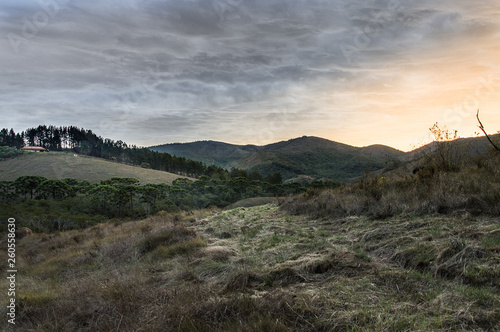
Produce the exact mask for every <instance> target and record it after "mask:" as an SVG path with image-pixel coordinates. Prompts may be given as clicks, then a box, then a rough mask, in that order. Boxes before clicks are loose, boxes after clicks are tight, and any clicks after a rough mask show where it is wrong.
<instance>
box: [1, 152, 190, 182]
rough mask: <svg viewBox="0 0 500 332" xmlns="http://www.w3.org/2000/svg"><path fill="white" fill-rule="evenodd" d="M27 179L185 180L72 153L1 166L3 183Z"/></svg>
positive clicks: (25, 157)
mask: <svg viewBox="0 0 500 332" xmlns="http://www.w3.org/2000/svg"><path fill="white" fill-rule="evenodd" d="M16 151H17V150H16ZM25 175H39V176H43V177H46V178H50V179H59V180H62V179H64V178H75V179H78V180H80V181H83V180H87V181H89V182H90V183H97V182H100V181H103V180H107V179H109V178H111V177H113V176H120V177H131V178H136V179H138V180H139V181H140V182H141V183H142V184H146V183H150V182H164V183H167V184H171V183H172V181H173V180H175V179H178V178H181V177H185V176H182V175H178V174H173V173H168V172H163V171H158V170H152V169H146V168H142V167H138V166H131V165H126V164H123V163H118V162H115V161H111V160H106V159H102V158H96V157H89V156H84V155H80V154H75V153H70V152H53V151H51V152H49V153H39V152H24V153H22V155H20V156H18V157H17V158H11V159H9V160H4V161H1V162H0V180H6V181H14V180H15V179H17V178H18V177H21V176H25ZM190 179H192V180H195V179H194V178H190Z"/></svg>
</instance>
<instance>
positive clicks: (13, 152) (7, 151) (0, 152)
mask: <svg viewBox="0 0 500 332" xmlns="http://www.w3.org/2000/svg"><path fill="white" fill-rule="evenodd" d="M21 154H22V151H19V150H17V149H16V148H12V147H9V146H0V161H2V160H7V159H11V158H15V157H18V156H19V155H21Z"/></svg>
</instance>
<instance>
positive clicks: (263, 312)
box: [0, 204, 500, 332]
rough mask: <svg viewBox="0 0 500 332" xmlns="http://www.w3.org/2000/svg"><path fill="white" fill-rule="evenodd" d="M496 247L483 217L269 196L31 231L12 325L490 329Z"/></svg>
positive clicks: (499, 288)
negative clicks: (313, 208) (349, 211)
mask: <svg viewBox="0 0 500 332" xmlns="http://www.w3.org/2000/svg"><path fill="white" fill-rule="evenodd" d="M0 248H1V250H2V259H5V260H6V257H5V256H6V253H5V250H6V249H5V248H7V245H6V238H3V239H2V240H1V243H0ZM499 251H500V223H499V220H498V218H494V217H472V216H471V215H470V214H467V213H463V214H455V215H447V216H444V215H426V216H420V217H415V216H407V217H402V216H398V217H391V218H387V219H385V220H374V219H370V218H369V217H366V216H349V217H342V218H322V219H313V218H311V217H308V216H307V215H299V216H296V215H291V214H289V213H288V212H286V211H283V210H282V209H280V208H279V207H278V206H277V205H275V204H267V205H263V206H256V207H246V208H245V207H239V208H236V209H233V210H227V211H213V210H204V211H195V212H191V213H183V214H163V215H157V216H154V217H151V218H148V219H144V220H138V221H132V222H125V223H114V224H101V225H98V226H94V227H92V228H88V229H84V230H78V231H67V232H62V233H54V234H33V235H29V236H27V237H24V238H22V239H21V240H19V241H18V246H17V255H18V261H17V269H18V271H19V273H18V283H17V286H16V287H17V291H18V296H17V316H16V322H17V325H16V328H17V329H18V330H23V331H111V330H115V331H190V332H191V331H290V330H294V331H498V330H500V284H499V281H500V257H499ZM1 286H2V289H6V286H7V281H6V279H5V278H4V279H3V280H2V281H1ZM2 308H4V309H2V316H4V317H5V313H4V311H5V306H2Z"/></svg>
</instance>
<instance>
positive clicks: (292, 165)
mask: <svg viewBox="0 0 500 332" xmlns="http://www.w3.org/2000/svg"><path fill="white" fill-rule="evenodd" d="M149 149H150V150H153V151H158V152H167V153H170V154H172V155H175V156H177V157H185V158H189V159H193V160H197V161H201V162H203V163H205V164H208V165H216V166H219V167H224V168H227V169H230V168H232V167H234V168H242V169H245V170H247V171H248V172H253V171H257V172H259V173H261V174H262V175H264V176H266V175H269V174H272V173H275V172H280V173H282V175H283V178H284V179H290V178H294V177H297V176H300V175H308V176H312V177H314V178H316V179H319V178H328V179H336V180H349V179H352V178H356V177H358V176H360V175H362V174H363V172H365V171H366V170H367V169H374V170H377V169H381V168H383V167H384V166H385V164H386V163H387V162H388V161H389V160H391V159H400V158H402V157H403V156H404V154H405V152H403V151H400V150H397V149H394V148H392V147H389V146H385V145H380V144H376V145H371V146H367V147H355V146H351V145H348V144H344V143H340V142H336V141H331V140H328V139H325V138H321V137H316V136H302V137H297V138H292V139H290V140H286V141H279V142H275V143H271V144H266V145H262V146H258V145H251V144H248V145H237V144H230V143H224V142H218V141H196V142H191V143H171V144H163V145H156V146H151V147H149Z"/></svg>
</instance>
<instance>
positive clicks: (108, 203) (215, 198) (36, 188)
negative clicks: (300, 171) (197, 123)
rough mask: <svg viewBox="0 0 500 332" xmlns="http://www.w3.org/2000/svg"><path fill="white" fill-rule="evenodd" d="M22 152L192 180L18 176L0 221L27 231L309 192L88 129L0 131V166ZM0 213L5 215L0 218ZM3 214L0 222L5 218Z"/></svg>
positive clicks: (275, 178)
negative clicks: (59, 154) (34, 150)
mask: <svg viewBox="0 0 500 332" xmlns="http://www.w3.org/2000/svg"><path fill="white" fill-rule="evenodd" d="M25 145H32V146H41V147H44V148H46V149H49V150H50V151H72V152H74V153H78V154H83V155H88V156H93V157H99V158H104V159H108V160H113V161H116V162H121V163H126V164H130V165H136V166H141V167H145V168H152V169H156V170H161V171H168V172H171V173H176V174H180V175H184V176H189V177H192V178H195V179H196V180H190V179H187V178H180V179H177V180H175V181H173V183H172V184H170V185H169V184H166V183H148V184H140V183H139V181H138V180H137V179H135V178H128V177H112V178H111V179H108V180H104V181H100V182H99V183H93V184H91V183H90V182H89V181H85V180H84V181H81V180H77V179H74V178H65V179H48V178H45V177H43V176H35V175H26V176H21V177H19V178H17V179H16V180H14V181H1V182H0V207H1V209H0V210H1V211H2V213H1V214H2V216H0V217H1V218H4V219H5V218H7V217H12V216H15V217H16V218H17V219H18V220H20V222H21V223H22V224H23V226H27V227H30V228H31V229H33V230H35V231H52V230H67V229H75V228H84V227H88V226H89V225H93V224H96V223H99V222H103V221H105V220H110V219H125V218H127V219H134V218H140V217H145V216H148V215H153V214H155V213H157V212H160V211H166V212H173V211H180V210H191V209H199V208H207V207H210V206H214V207H225V206H227V205H229V204H231V203H234V202H236V201H238V200H241V199H245V198H251V197H276V196H283V195H290V194H296V193H300V192H304V191H306V190H307V188H308V187H311V186H314V187H318V186H319V187H321V186H325V185H326V184H324V183H322V182H315V183H313V184H312V185H309V186H307V187H306V186H303V185H300V184H298V183H283V181H282V177H281V174H280V173H275V174H270V175H268V176H266V177H265V178H264V177H263V176H262V175H261V174H260V173H258V172H251V173H247V171H245V170H242V169H235V168H233V169H231V170H226V169H223V168H220V167H217V166H206V165H204V164H203V163H201V162H197V161H193V160H189V159H186V158H178V157H175V156H172V155H170V154H168V153H161V152H153V151H150V150H149V149H147V148H139V147H136V146H129V145H127V144H126V143H125V142H123V141H116V142H115V141H113V140H110V139H103V138H102V137H100V136H97V135H96V134H94V133H93V132H92V131H91V130H87V129H83V128H77V127H74V126H70V127H55V126H45V125H41V126H38V127H36V128H30V129H27V130H26V131H23V132H21V133H16V132H15V131H14V130H13V129H10V130H8V129H5V128H4V129H2V130H1V131H0V160H2V159H9V158H15V157H17V156H18V155H19V154H21V151H19V150H18V149H19V148H20V147H22V146H25ZM4 214H5V215H4ZM7 214H8V216H7Z"/></svg>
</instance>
